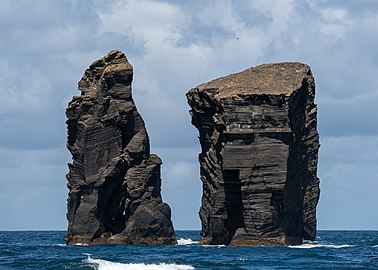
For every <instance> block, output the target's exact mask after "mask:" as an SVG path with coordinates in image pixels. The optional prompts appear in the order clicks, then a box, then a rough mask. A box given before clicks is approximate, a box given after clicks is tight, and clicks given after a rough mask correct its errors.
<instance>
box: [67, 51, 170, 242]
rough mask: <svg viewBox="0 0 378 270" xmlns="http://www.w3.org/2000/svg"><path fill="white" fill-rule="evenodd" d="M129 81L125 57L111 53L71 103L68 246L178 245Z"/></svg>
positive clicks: (157, 161)
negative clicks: (116, 244)
mask: <svg viewBox="0 0 378 270" xmlns="http://www.w3.org/2000/svg"><path fill="white" fill-rule="evenodd" d="M132 79H133V68H132V66H131V65H130V64H129V62H128V61H127V59H126V57H125V55H124V54H123V53H122V52H120V51H111V52H110V53H109V54H108V55H106V56H105V57H103V58H101V59H99V60H97V61H95V62H94V63H93V64H92V65H91V66H90V67H89V68H88V69H87V70H86V71H85V73H84V75H83V77H82V79H81V80H80V82H79V90H80V91H81V96H80V97H74V98H73V99H72V101H71V102H70V103H69V105H68V108H67V111H66V114H67V118H68V120H67V126H68V127H67V128H68V141H67V147H68V149H69V151H70V152H71V154H72V158H73V163H72V164H69V173H68V174H67V180H68V188H69V194H68V213H67V219H68V222H69V224H68V233H67V236H66V238H65V239H66V241H67V243H76V242H82V243H128V244H174V243H176V237H175V232H174V230H173V226H172V222H171V210H170V208H169V206H168V205H167V204H166V203H164V202H162V198H161V195H160V186H161V178H160V166H161V164H162V162H161V160H160V158H159V157H158V156H156V155H154V154H150V146H149V138H148V135H147V131H146V128H145V126H144V122H143V119H142V117H141V116H140V114H139V113H138V111H137V109H136V107H135V104H134V101H133V99H132V97H131V81H132Z"/></svg>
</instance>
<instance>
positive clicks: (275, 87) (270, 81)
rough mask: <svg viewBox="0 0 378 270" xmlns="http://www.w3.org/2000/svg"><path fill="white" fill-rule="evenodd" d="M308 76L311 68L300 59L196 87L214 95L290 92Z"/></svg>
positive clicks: (266, 66) (247, 71)
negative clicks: (299, 60) (300, 61)
mask: <svg viewBox="0 0 378 270" xmlns="http://www.w3.org/2000/svg"><path fill="white" fill-rule="evenodd" d="M309 76H312V75H311V70H310V67H309V66H308V65H306V64H302V63H299V62H283V63H274V64H264V65H261V66H257V67H252V68H248V69H246V70H244V71H242V72H239V73H234V74H230V75H228V76H225V77H221V78H218V79H215V80H213V81H210V82H208V83H204V84H201V85H199V86H198V87H197V89H198V90H199V91H205V92H211V93H213V94H214V96H215V98H227V97H232V96H237V95H253V94H257V95H259V94H267V95H282V94H284V95H290V94H291V93H292V92H294V91H295V90H297V89H299V88H300V87H301V85H302V81H303V79H304V78H306V77H309Z"/></svg>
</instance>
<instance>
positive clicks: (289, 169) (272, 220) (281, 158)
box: [187, 63, 320, 245]
mask: <svg viewBox="0 0 378 270" xmlns="http://www.w3.org/2000/svg"><path fill="white" fill-rule="evenodd" d="M314 97H315V83H314V78H313V76H312V73H311V70H310V67H309V66H307V65H305V64H302V63H277V64H267V65H261V66H257V67H254V68H249V69H247V70H245V71H243V72H240V73H236V74H231V75H229V76H225V77H222V78H218V79H216V80H213V81H211V82H208V83H204V84H202V85H200V86H198V87H196V88H193V89H191V90H190V91H189V92H188V93H187V99H188V103H189V105H190V107H191V111H190V113H191V115H192V123H193V125H194V126H196V128H197V129H198V131H199V135H200V137H199V139H200V144H201V148H202V152H201V153H200V155H199V160H200V173H201V180H202V182H203V196H202V205H201V209H200V218H201V222H202V231H201V243H202V244H226V245H285V244H299V243H301V242H302V241H303V239H309V240H314V239H315V234H316V206H317V203H318V199H319V193H320V190H319V179H318V177H317V161H318V149H319V135H318V132H317V120H316V115H317V107H316V105H315V103H314Z"/></svg>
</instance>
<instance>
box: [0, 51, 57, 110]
mask: <svg viewBox="0 0 378 270" xmlns="http://www.w3.org/2000/svg"><path fill="white" fill-rule="evenodd" d="M50 94H51V84H50V81H49V80H48V79H47V78H46V77H45V76H43V75H42V74H40V73H39V72H38V71H37V70H35V69H33V68H32V66H31V65H25V66H23V67H21V68H19V67H18V68H16V67H13V66H12V65H11V64H9V62H8V61H7V60H5V59H1V58H0V112H8V113H9V112H10V111H13V110H17V111H30V110H31V111H40V110H43V109H44V108H46V107H47V106H48V102H47V101H48V100H49V98H50Z"/></svg>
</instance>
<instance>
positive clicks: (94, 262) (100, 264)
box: [85, 256, 194, 270]
mask: <svg viewBox="0 0 378 270" xmlns="http://www.w3.org/2000/svg"><path fill="white" fill-rule="evenodd" d="M85 262H86V263H87V264H89V265H91V266H94V267H95V269H96V270H193V269H194V267H193V266H190V265H178V264H166V263H160V264H144V263H117V262H111V261H106V260H101V259H92V258H91V257H89V256H88V258H87V259H86V260H85Z"/></svg>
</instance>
